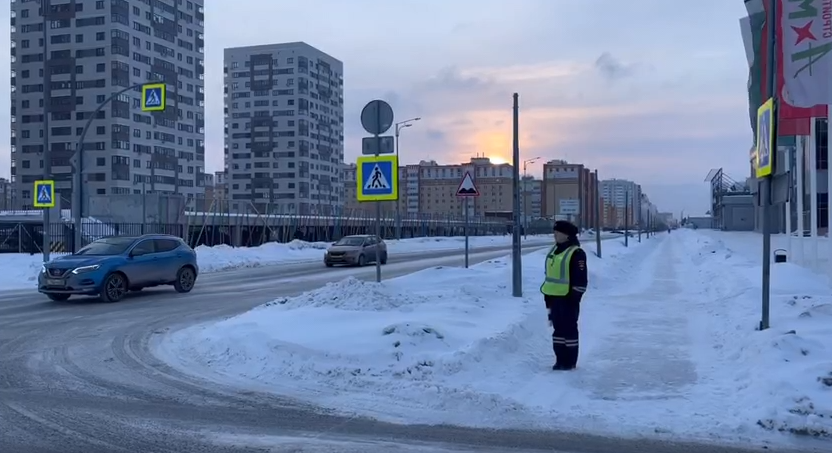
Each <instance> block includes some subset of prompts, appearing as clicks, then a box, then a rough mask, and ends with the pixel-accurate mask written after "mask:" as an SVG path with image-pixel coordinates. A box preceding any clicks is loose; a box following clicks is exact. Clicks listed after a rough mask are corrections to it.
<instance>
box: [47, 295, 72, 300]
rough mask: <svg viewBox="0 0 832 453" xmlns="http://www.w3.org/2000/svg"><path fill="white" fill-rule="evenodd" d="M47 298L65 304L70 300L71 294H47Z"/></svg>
mask: <svg viewBox="0 0 832 453" xmlns="http://www.w3.org/2000/svg"><path fill="white" fill-rule="evenodd" d="M46 297H48V298H49V299H50V300H54V301H55V302H63V301H65V300H67V299H69V294H47V295H46Z"/></svg>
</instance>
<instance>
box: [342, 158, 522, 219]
mask: <svg viewBox="0 0 832 453" xmlns="http://www.w3.org/2000/svg"><path fill="white" fill-rule="evenodd" d="M355 170H356V168H355V165H354V164H350V165H346V166H345V169H344V186H345V189H344V199H345V203H344V207H345V210H346V212H353V213H360V212H367V213H371V212H373V209H375V207H374V205H373V204H371V203H360V202H358V200H357V199H356V189H357V183H356V180H355V178H356V171H355ZM466 173H470V174H471V177H472V178H473V180H474V184H475V185H476V186H477V190H478V191H479V192H480V196H479V197H474V198H472V199H471V201H470V204H469V213H470V215H471V216H485V215H486V214H487V213H499V212H503V213H505V212H511V210H512V197H513V193H512V178H513V169H512V166H511V165H509V164H494V163H492V162H491V160H490V159H488V158H487V157H475V158H472V159H471V161H470V162H467V163H462V164H453V165H439V164H438V163H436V162H435V161H422V162H419V163H418V164H416V165H405V166H402V167H399V200H398V204H399V212H400V213H401V215H402V217H415V216H417V215H448V214H451V215H459V216H462V215H464V214H465V211H464V198H461V197H457V196H456V192H457V190H458V189H459V185H460V183H461V182H462V179H463V178H464V177H465V174H466ZM530 190H533V189H532V187H531V186H530ZM532 204H533V202H532ZM382 210H383V211H384V212H385V213H389V214H387V215H394V213H395V211H396V202H393V201H391V202H383V203H382Z"/></svg>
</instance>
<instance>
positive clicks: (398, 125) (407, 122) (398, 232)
mask: <svg viewBox="0 0 832 453" xmlns="http://www.w3.org/2000/svg"><path fill="white" fill-rule="evenodd" d="M421 120H422V118H421V117H416V118H410V119H408V120H404V121H399V122H398V123H396V125H395V127H396V157H399V134H400V133H401V131H402V129H404V128H406V127H410V126H413V123H415V122H416V121H421ZM399 165H401V160H399ZM395 171H399V169H398V168H396V169H395ZM405 181H407V178H405ZM399 190H400V191H401V188H399ZM406 193H407V191H406V190H405V194H406ZM401 202H402V194H401V192H399V199H398V200H396V239H401V238H402V213H401Z"/></svg>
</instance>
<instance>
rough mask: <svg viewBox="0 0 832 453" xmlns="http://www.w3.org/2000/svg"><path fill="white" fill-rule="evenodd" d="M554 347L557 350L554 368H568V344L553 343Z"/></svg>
mask: <svg viewBox="0 0 832 453" xmlns="http://www.w3.org/2000/svg"><path fill="white" fill-rule="evenodd" d="M552 349H554V350H555V364H554V365H552V369H553V370H563V369H566V363H567V359H568V357H567V356H568V355H569V354H568V353H567V351H566V346H564V345H562V344H557V343H556V344H553V345H552Z"/></svg>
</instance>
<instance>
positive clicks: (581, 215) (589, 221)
mask: <svg viewBox="0 0 832 453" xmlns="http://www.w3.org/2000/svg"><path fill="white" fill-rule="evenodd" d="M597 199H598V196H597V194H596V192H595V174H594V173H593V172H592V171H590V170H589V168H587V167H586V166H585V165H584V164H577V163H571V162H567V161H565V160H551V161H549V162H546V163H545V164H543V182H542V192H541V213H542V216H543V217H547V218H550V219H554V218H557V219H568V220H571V221H573V222H575V223H576V224H577V225H579V226H580V227H582V228H592V226H593V225H594V222H595V203H597Z"/></svg>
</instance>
